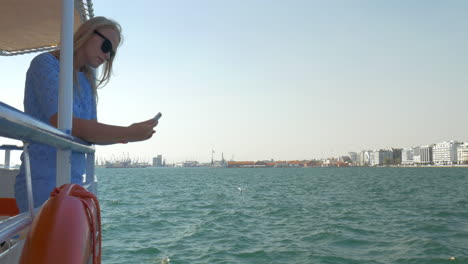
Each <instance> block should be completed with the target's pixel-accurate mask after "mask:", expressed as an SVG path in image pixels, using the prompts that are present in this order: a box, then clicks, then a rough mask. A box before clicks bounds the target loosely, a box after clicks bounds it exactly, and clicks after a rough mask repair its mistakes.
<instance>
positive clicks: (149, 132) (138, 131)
mask: <svg viewBox="0 0 468 264" xmlns="http://www.w3.org/2000/svg"><path fill="white" fill-rule="evenodd" d="M156 125H158V121H156V120H154V119H153V118H152V119H149V120H146V121H143V122H140V123H134V124H131V125H130V126H128V131H129V133H128V138H127V142H135V141H143V140H147V139H150V138H151V137H152V136H153V134H154V133H155V132H156V131H155V130H154V127H155V126H156Z"/></svg>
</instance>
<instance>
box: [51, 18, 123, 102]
mask: <svg viewBox="0 0 468 264" xmlns="http://www.w3.org/2000/svg"><path fill="white" fill-rule="evenodd" d="M105 27H107V28H112V29H114V30H116V31H117V32H118V33H119V44H120V43H122V28H121V27H120V25H119V24H118V23H117V22H115V21H114V20H111V19H108V18H105V17H102V16H98V17H93V18H91V19H89V20H88V21H86V22H85V23H83V24H82V25H81V26H80V27H79V28H78V29H77V30H76V31H75V34H74V36H73V55H76V51H77V50H78V49H80V48H81V47H83V45H84V44H85V43H86V42H87V41H88V40H89V39H90V38H91V37H92V36H93V34H94V31H95V30H97V29H100V28H105ZM114 49H115V47H114ZM52 54H53V55H54V56H55V57H57V58H59V57H60V50H56V51H53V52H52ZM114 57H115V56H111V57H110V59H109V60H108V61H106V62H104V64H103V67H104V68H103V70H102V72H101V78H99V79H98V78H97V77H96V76H95V75H94V70H93V68H92V67H91V66H89V65H85V66H83V67H82V68H81V69H75V70H74V74H73V75H74V82H75V83H76V84H77V85H78V87H79V83H78V81H77V77H76V76H77V71H78V70H81V71H83V72H84V74H85V76H86V77H87V78H88V80H89V82H90V83H91V87H93V94H94V95H95V96H96V97H97V88H98V87H104V86H105V85H106V84H107V83H108V82H109V79H110V76H111V74H112V64H113V62H114ZM96 81H97V82H98V83H97V84H96Z"/></svg>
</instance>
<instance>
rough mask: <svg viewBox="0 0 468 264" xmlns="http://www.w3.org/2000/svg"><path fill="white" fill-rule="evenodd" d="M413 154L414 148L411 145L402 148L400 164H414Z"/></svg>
mask: <svg viewBox="0 0 468 264" xmlns="http://www.w3.org/2000/svg"><path fill="white" fill-rule="evenodd" d="M413 156H414V148H413V147H407V148H404V149H403V150H402V151H401V164H402V165H413V164H414V160H413Z"/></svg>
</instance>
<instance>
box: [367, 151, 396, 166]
mask: <svg viewBox="0 0 468 264" xmlns="http://www.w3.org/2000/svg"><path fill="white" fill-rule="evenodd" d="M390 164H393V151H392V150H388V149H380V150H376V151H373V152H372V155H371V166H380V165H390Z"/></svg>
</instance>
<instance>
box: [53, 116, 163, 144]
mask: <svg viewBox="0 0 468 264" xmlns="http://www.w3.org/2000/svg"><path fill="white" fill-rule="evenodd" d="M57 117H58V115H57V114H55V115H53V116H52V117H51V118H50V124H51V125H52V126H55V127H57ZM157 124H158V123H157V121H155V120H154V119H150V120H147V121H144V122H140V123H134V124H132V125H130V126H127V127H125V126H114V125H108V124H104V123H99V122H97V121H96V120H87V119H81V118H76V117H73V128H72V135H73V136H75V137H79V138H81V139H83V140H85V141H88V142H90V143H93V144H98V145H107V144H115V143H127V142H136V141H143V140H147V139H150V138H151V137H152V136H153V134H154V132H155V131H154V127H155V126H156V125H157Z"/></svg>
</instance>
